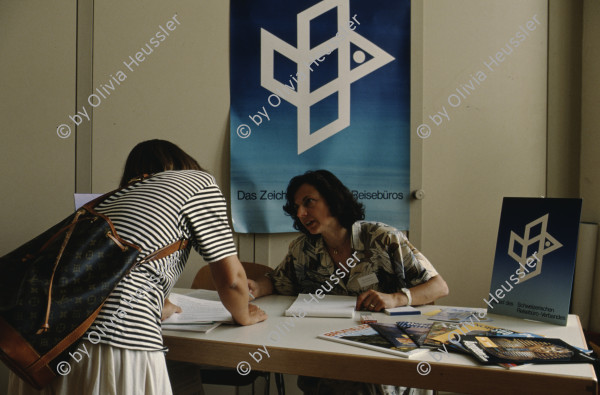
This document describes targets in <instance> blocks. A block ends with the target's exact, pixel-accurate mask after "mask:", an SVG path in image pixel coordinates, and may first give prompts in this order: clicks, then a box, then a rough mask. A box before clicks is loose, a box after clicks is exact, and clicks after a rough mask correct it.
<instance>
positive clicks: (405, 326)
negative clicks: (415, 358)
mask: <svg viewBox="0 0 600 395" xmlns="http://www.w3.org/2000/svg"><path fill="white" fill-rule="evenodd" d="M432 325H433V324H430V323H420V322H410V321H398V322H396V326H397V327H398V328H400V329H401V330H403V331H404V333H406V334H407V335H408V337H410V338H411V339H412V341H413V342H415V343H416V344H417V345H418V346H419V347H421V346H423V343H424V342H425V339H426V338H427V334H428V333H429V330H430V329H431V326H432Z"/></svg>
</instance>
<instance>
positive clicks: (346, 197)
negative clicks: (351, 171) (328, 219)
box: [283, 170, 365, 235]
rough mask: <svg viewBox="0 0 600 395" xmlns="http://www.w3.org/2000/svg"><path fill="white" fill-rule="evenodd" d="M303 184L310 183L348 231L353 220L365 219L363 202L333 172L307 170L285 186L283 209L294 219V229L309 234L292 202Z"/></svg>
mask: <svg viewBox="0 0 600 395" xmlns="http://www.w3.org/2000/svg"><path fill="white" fill-rule="evenodd" d="M304 184H309V185H312V186H313V187H315V189H316V190H317V191H319V194H321V196H322V197H323V198H324V199H325V202H327V206H329V212H330V213H331V215H332V216H333V217H335V218H336V219H337V220H338V221H339V223H340V225H342V226H343V227H344V228H346V229H348V230H349V231H350V230H351V228H352V224H353V223H354V222H356V221H358V220H361V219H365V208H364V206H363V204H362V203H359V202H358V201H357V200H356V199H355V198H354V196H353V195H352V193H351V192H350V191H349V190H348V188H347V187H346V186H345V185H344V184H342V182H341V181H340V180H339V179H338V178H337V177H336V176H334V175H333V173H331V172H329V171H327V170H309V171H307V172H306V173H304V174H302V175H299V176H296V177H294V178H292V179H291V180H290V183H289V184H288V187H287V191H286V203H285V206H283V211H285V213H286V214H287V215H289V216H290V217H292V219H293V220H294V229H297V230H299V231H301V232H303V233H305V234H307V235H310V232H308V231H307V230H306V228H304V225H302V222H301V221H300V220H299V219H298V216H297V213H298V208H297V207H296V203H295V202H294V197H295V195H296V192H298V189H300V187H301V186H302V185H304Z"/></svg>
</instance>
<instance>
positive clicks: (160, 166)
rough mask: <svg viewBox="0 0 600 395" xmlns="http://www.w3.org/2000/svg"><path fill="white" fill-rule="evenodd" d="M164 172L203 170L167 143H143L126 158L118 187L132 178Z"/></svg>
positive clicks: (174, 146)
mask: <svg viewBox="0 0 600 395" xmlns="http://www.w3.org/2000/svg"><path fill="white" fill-rule="evenodd" d="M165 170H203V169H202V167H200V165H199V164H198V162H196V160H195V159H194V158H192V157H191V156H189V155H188V154H186V153H185V152H184V151H183V150H182V149H181V148H179V147H178V146H176V145H175V144H173V143H171V142H169V141H165V140H148V141H143V142H141V143H139V144H138V145H136V146H135V147H133V149H132V150H131V152H130V153H129V156H127V161H126V162H125V169H124V170H123V176H122V177H121V182H120V187H121V188H122V187H124V186H126V185H127V184H128V183H129V181H130V180H131V179H133V178H136V177H141V176H143V175H144V174H154V173H160V172H161V171H165Z"/></svg>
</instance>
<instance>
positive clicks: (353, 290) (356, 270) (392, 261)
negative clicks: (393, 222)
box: [267, 221, 438, 295]
mask: <svg viewBox="0 0 600 395" xmlns="http://www.w3.org/2000/svg"><path fill="white" fill-rule="evenodd" d="M350 242H351V246H352V249H353V256H354V257H356V258H358V259H357V260H358V262H343V264H344V267H346V270H347V271H344V270H342V269H340V268H337V269H336V267H335V264H334V262H333V260H332V259H331V257H330V256H329V254H328V252H327V248H326V247H325V244H324V242H323V238H322V237H321V236H320V235H318V236H315V237H309V236H307V235H304V234H303V235H302V236H300V237H298V238H297V239H295V240H294V241H292V242H291V243H290V247H289V250H288V254H287V256H286V257H285V259H284V260H283V262H281V263H280V264H279V266H278V267H277V268H276V269H275V270H274V271H273V272H271V273H269V274H268V275H267V276H268V277H270V278H271V280H272V281H273V286H274V292H275V293H278V294H282V295H297V294H299V293H314V292H315V291H316V290H317V289H319V288H322V289H323V291H324V292H325V293H326V294H330V295H359V294H361V293H362V292H365V291H367V290H369V289H373V290H375V291H378V292H384V293H394V292H398V291H400V289H401V288H411V287H413V286H415V285H418V284H422V283H424V282H427V281H428V280H429V279H430V278H432V277H434V276H436V275H437V274H438V273H437V271H436V270H435V269H434V267H433V265H432V264H431V263H430V262H429V261H428V260H427V258H425V256H423V254H421V253H420V252H419V251H418V250H417V249H416V248H415V247H413V245H412V244H410V242H409V241H408V239H407V238H406V236H405V235H404V234H403V233H402V232H400V231H399V230H397V229H395V228H393V227H391V226H389V225H386V224H383V223H379V222H367V221H357V222H355V223H354V224H353V225H352V237H351V241H350ZM347 263H349V265H346V264H347ZM352 266H353V267H352ZM372 273H374V274H375V276H376V278H375V277H374V276H370V277H367V276H369V275H371V274H372Z"/></svg>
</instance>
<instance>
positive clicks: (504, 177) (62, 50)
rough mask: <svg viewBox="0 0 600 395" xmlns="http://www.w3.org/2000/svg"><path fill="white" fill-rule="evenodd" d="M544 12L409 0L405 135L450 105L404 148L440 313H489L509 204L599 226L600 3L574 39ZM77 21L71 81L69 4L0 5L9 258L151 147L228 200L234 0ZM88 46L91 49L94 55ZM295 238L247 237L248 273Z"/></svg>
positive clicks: (103, 10)
mask: <svg viewBox="0 0 600 395" xmlns="http://www.w3.org/2000/svg"><path fill="white" fill-rule="evenodd" d="M549 3H550V7H548V1H546V0H527V1H523V0H508V1H485V2H483V1H480V0H425V1H413V28H412V32H413V36H412V43H413V48H412V51H413V52H412V55H413V59H412V65H413V70H412V77H411V80H412V88H411V89H412V104H411V106H412V114H413V120H412V130H413V131H414V130H415V128H416V126H417V125H419V124H420V123H422V122H427V121H428V115H432V114H433V113H434V112H436V111H438V110H440V109H441V106H442V105H446V108H447V109H448V110H449V115H450V116H451V120H450V121H447V122H445V123H444V124H442V125H440V127H436V128H433V130H432V135H431V137H430V138H428V139H426V140H421V139H418V138H416V137H414V133H413V134H412V136H413V139H412V142H411V152H412V158H411V160H412V164H413V168H412V169H411V187H412V188H413V189H420V188H422V189H423V190H424V191H425V194H426V197H425V199H424V200H423V201H420V202H417V201H413V202H411V234H410V237H411V239H412V240H413V241H415V243H416V244H417V246H418V247H419V248H421V249H422V250H423V252H424V253H425V254H426V255H427V256H428V257H429V258H430V260H431V261H432V262H433V263H434V265H435V266H436V267H437V268H438V269H439V271H440V272H441V273H442V274H443V276H444V277H445V278H446V280H447V281H448V283H449V285H450V289H451V295H450V296H449V297H448V298H446V299H444V300H442V301H440V303H445V304H457V305H483V302H482V297H484V296H485V295H487V291H488V289H489V283H490V278H491V265H492V262H493V255H494V248H495V242H496V232H497V227H498V221H499V214H500V205H501V199H502V196H538V195H548V196H577V195H579V194H581V195H582V196H583V197H584V215H583V219H584V220H588V221H595V222H598V221H600V211H599V210H600V209H599V207H600V187H599V185H600V180H599V179H598V177H600V176H599V170H600V166H599V162H598V161H599V159H598V158H599V157H600V155H599V152H598V150H599V149H600V148H599V147H600V144H599V143H600V141H599V139H600V137H599V136H600V133H599V130H598V128H599V126H598V125H599V124H600V122H599V121H600V120H599V119H598V117H599V115H598V108H599V104H600V103H599V102H600V97H599V96H598V95H599V93H598V89H597V87H598V86H600V85H599V81H598V78H599V76H598V73H597V70H598V69H599V66H600V57H599V54H598V48H600V45H599V44H600V43H599V42H598V37H600V32H599V31H598V29H599V26H600V15H599V14H600V11H599V6H598V3H597V1H593V0H586V1H585V2H584V7H583V8H584V10H585V12H584V18H583V21H584V24H583V30H581V28H580V27H578V26H579V25H580V23H579V22H578V21H580V20H581V2H579V1H571V0H550V2H549ZM79 6H80V8H79V21H80V26H79V28H80V31H79V38H80V42H79V44H78V45H79V47H78V48H79V65H80V67H79V69H78V70H79V72H78V74H77V75H76V72H75V66H76V64H75V62H76V60H77V59H78V58H77V57H76V52H75V50H76V47H75V45H76V41H75V38H76V34H75V33H76V30H75V29H76V21H77V15H76V12H77V11H76V9H75V4H73V2H65V1H59V2H55V3H53V4H52V6H49V5H47V4H46V2H42V1H30V2H0V54H1V55H0V95H1V97H0V120H1V121H2V123H1V125H2V126H3V128H4V131H3V132H2V137H3V140H2V144H0V153H1V155H0V164H1V165H2V167H1V169H2V170H1V171H0V174H1V176H0V181H1V182H2V185H3V187H2V188H1V189H0V197H1V202H2V203H3V204H2V205H1V206H0V218H1V219H2V225H3V226H2V228H0V232H1V234H0V255H2V254H4V253H7V252H9V251H10V250H12V249H13V248H15V247H16V246H17V245H19V244H20V243H22V242H25V241H26V240H28V239H30V238H31V237H32V236H34V235H36V234H38V233H39V232H41V231H42V230H44V229H45V228H47V227H48V226H50V225H52V224H53V223H55V222H56V221H57V220H58V219H60V218H62V217H64V216H66V215H67V214H68V213H69V212H70V211H71V209H72V192H73V191H74V190H75V179H76V177H77V182H78V188H79V189H80V190H85V189H86V188H87V189H90V188H91V189H92V190H93V192H103V191H106V190H109V189H112V188H114V187H115V186H116V184H117V182H118V179H119V175H120V172H121V171H122V166H123V162H124V160H125V157H126V155H127V152H128V151H129V150H130V149H131V148H132V147H133V146H134V145H135V144H136V143H137V142H139V141H141V140H144V139H149V138H163V139H169V140H171V141H174V142H175V143H177V144H179V145H180V146H181V147H182V148H184V149H185V150H187V151H188V152H190V154H192V155H193V156H195V157H196V158H198V159H199V161H200V162H201V164H202V165H203V166H205V167H206V168H207V169H208V170H209V171H211V172H212V173H213V174H214V175H215V176H216V178H217V180H218V182H219V184H220V185H221V187H222V189H223V192H224V193H225V194H226V196H228V194H229V186H228V183H229V165H228V161H229V154H228V152H229V137H228V117H229V77H228V73H229V65H228V62H229V56H228V48H229V44H228V40H229V3H228V2H226V1H222V0H205V1H203V2H195V1H191V0H180V1H175V2H162V1H158V0H152V1H141V0H135V1H129V2H119V1H115V0H109V1H103V2H92V1H91V0H80V1H79ZM174 14H177V15H178V20H179V21H180V25H178V26H177V29H176V30H175V31H174V32H172V35H171V36H169V37H168V38H167V39H166V40H165V41H164V42H162V43H161V45H160V46H159V47H158V48H155V50H154V52H153V53H152V54H151V55H149V56H147V58H146V60H145V61H144V62H142V63H140V66H139V67H138V68H136V69H135V70H134V71H133V72H131V71H129V70H126V75H127V79H126V80H125V81H124V82H123V83H122V84H121V85H118V86H117V87H116V89H115V91H114V92H112V94H111V95H110V96H109V97H108V98H107V99H105V100H103V102H102V103H101V105H100V106H98V107H97V108H96V109H95V110H94V112H93V122H92V123H91V124H83V125H82V126H81V128H80V136H79V138H78V140H77V147H76V141H75V137H74V136H71V137H70V138H67V139H60V138H58V136H57V135H56V127H57V126H58V125H59V124H61V123H69V120H68V115H71V114H74V111H75V103H76V102H77V103H78V104H77V108H78V110H80V106H81V105H86V108H87V109H88V110H89V109H90V106H89V105H88V104H87V103H86V101H85V99H86V96H87V95H89V94H90V93H92V89H94V88H96V87H98V86H100V84H104V83H107V82H109V80H110V75H111V74H112V75H115V73H116V72H117V71H118V70H125V66H124V65H123V63H122V62H123V61H124V60H126V59H128V57H129V56H130V55H132V56H135V52H137V51H139V49H140V47H141V46H142V45H144V44H145V43H146V42H147V41H148V40H149V38H150V37H151V36H153V35H154V34H155V32H156V31H157V29H158V25H159V24H164V23H165V22H166V21H167V20H168V19H170V18H172V17H173V15H174ZM534 14H535V15H537V18H538V20H539V21H540V22H541V23H540V25H539V26H538V27H537V30H535V31H534V32H531V36H530V37H529V38H528V39H527V40H526V41H525V42H523V45H522V46H521V47H519V48H517V50H516V51H515V52H514V53H513V54H511V55H510V56H508V57H507V59H506V60H505V62H503V63H502V64H501V65H500V67H498V69H497V70H496V71H494V72H493V73H492V72H487V73H486V74H487V79H486V80H485V81H484V82H482V84H481V85H480V86H479V85H478V86H477V89H476V90H475V91H474V92H473V94H472V95H471V96H469V97H468V99H465V100H464V102H463V103H462V104H461V105H460V106H459V107H458V108H455V109H454V108H453V109H452V110H450V109H449V107H448V103H447V98H448V95H449V94H450V93H452V91H453V90H454V89H456V88H457V87H459V86H460V84H464V83H467V82H468V81H469V79H470V75H471V74H474V73H475V72H477V71H478V70H480V69H481V70H483V67H485V66H483V65H482V61H483V60H484V59H487V57H488V56H490V55H492V56H493V55H494V54H495V53H496V52H497V51H498V50H499V49H500V47H502V46H503V45H504V44H505V43H506V42H507V41H508V40H509V39H510V38H511V37H512V36H513V35H514V33H515V32H516V29H517V28H518V27H519V25H522V24H524V23H525V22H526V21H527V20H529V19H530V18H531V17H532V16H533V15H534ZM85 21H88V22H85ZM89 21H93V26H92V24H91V23H90V22H89ZM548 26H549V27H550V28H549V30H548ZM86 28H87V30H86ZM581 37H583V47H582V48H583V50H582V54H583V57H582V58H581V57H580V56H579V52H578V46H579V47H581V45H582V44H581V42H582V39H581ZM86 40H93V41H89V46H90V47H91V46H92V44H93V58H92V57H91V55H89V54H87V55H86V51H85V48H86ZM90 53H91V52H90ZM581 59H582V61H581ZM86 61H87V63H88V64H89V66H90V68H89V69H86ZM581 68H582V69H583V73H581V72H580V71H579V70H580V69H581ZM580 79H581V81H582V83H581V85H582V86H583V89H582V91H581V92H580V88H579V85H578V81H579V80H580ZM76 81H78V82H79V85H78V87H77V92H79V96H78V97H76V93H75V92H76V86H75V82H76ZM565 92H566V93H565ZM580 97H581V99H580ZM580 100H581V106H579V104H578V103H579V101H580ZM580 107H581V113H580V112H579V109H580ZM580 114H581V115H580ZM579 122H581V134H580V133H579V128H580V127H579ZM69 124H70V123H69ZM90 131H91V135H89V134H88V133H89V132H90ZM546 146H547V147H546ZM580 147H581V148H580ZM579 149H581V155H580V154H579ZM75 152H77V154H78V157H77V158H75ZM76 159H77V162H76ZM75 163H77V170H78V172H77V173H76V172H75V170H76V168H75ZM87 166H89V168H88V167H87ZM293 237H294V235H293V234H284V235H237V236H236V242H237V243H238V247H239V252H240V257H241V258H242V259H243V260H249V261H258V262H262V263H268V264H270V265H271V266H275V265H276V264H277V263H278V262H279V261H280V260H281V259H282V257H283V256H284V253H285V251H286V248H287V244H288V243H289V241H290V240H291V239H292V238H293ZM202 264H203V263H202V260H201V259H200V258H199V257H198V256H197V255H196V256H195V257H194V258H193V259H192V260H191V261H190V263H189V264H188V267H187V268H186V270H185V272H184V274H183V276H182V278H181V279H180V281H179V282H178V286H189V284H190V283H191V281H192V278H193V275H194V274H195V272H196V271H197V270H198V268H199V267H200V266H201V265H202ZM0 377H2V375H0ZM287 381H288V384H289V383H291V384H292V385H291V387H292V388H293V387H294V385H293V380H291V379H288V380H287ZM1 385H2V382H1V381H0V386H1ZM0 388H1V387H0ZM211 393H212V392H211Z"/></svg>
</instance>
